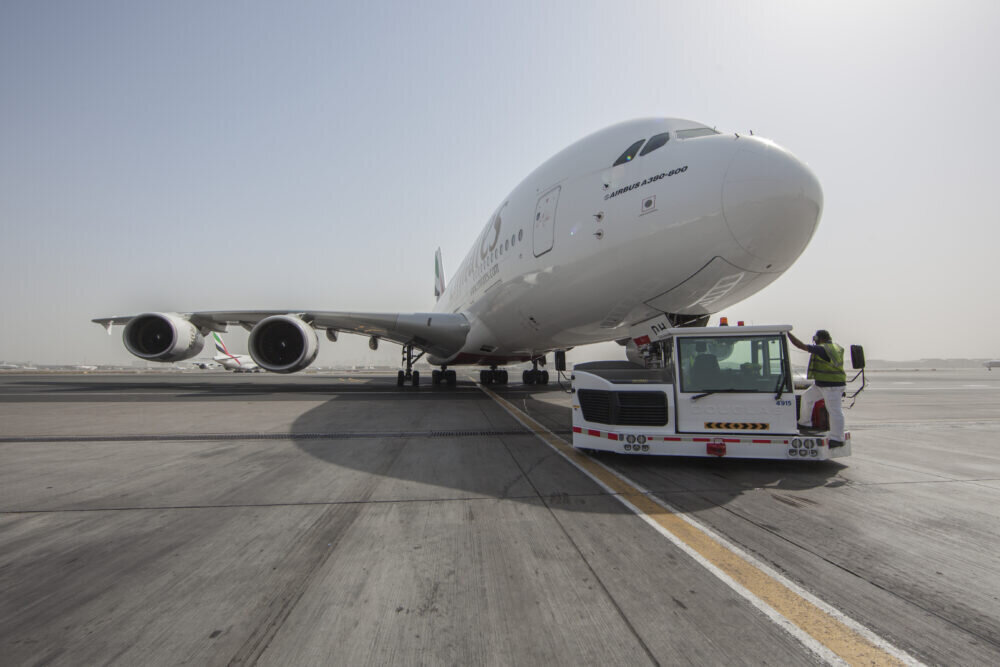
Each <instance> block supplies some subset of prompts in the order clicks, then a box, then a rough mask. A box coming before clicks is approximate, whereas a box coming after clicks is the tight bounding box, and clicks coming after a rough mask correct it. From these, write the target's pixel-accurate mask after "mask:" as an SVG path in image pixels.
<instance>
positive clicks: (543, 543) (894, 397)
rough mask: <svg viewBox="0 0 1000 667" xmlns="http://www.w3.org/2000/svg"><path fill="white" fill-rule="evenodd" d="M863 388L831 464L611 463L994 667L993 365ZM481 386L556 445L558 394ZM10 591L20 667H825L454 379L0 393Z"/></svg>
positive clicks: (106, 385)
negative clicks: (843, 447)
mask: <svg viewBox="0 0 1000 667" xmlns="http://www.w3.org/2000/svg"><path fill="white" fill-rule="evenodd" d="M461 375H462V372H461V371H460V376H461ZM870 378H871V381H872V386H871V388H870V389H869V390H868V392H866V393H865V394H862V396H861V398H860V399H859V402H858V405H857V406H856V407H855V409H854V410H852V411H850V412H849V413H848V424H849V426H850V428H851V430H852V432H853V451H854V455H853V456H852V457H850V458H848V459H846V460H840V461H836V462H829V463H822V464H816V463H808V462H797V461H796V462H745V461H744V462H739V461H732V460H701V459H656V458H652V457H623V456H611V455H607V456H602V457H601V458H600V460H601V461H602V462H603V463H605V464H607V465H609V466H611V467H613V468H614V469H616V470H617V471H619V472H620V473H622V474H623V475H625V476H626V477H628V478H630V479H633V480H635V481H636V482H637V483H639V484H641V485H643V486H644V487H646V488H647V489H649V490H650V491H652V492H653V493H654V494H655V495H656V496H657V497H658V498H661V499H662V500H663V501H665V502H667V503H669V504H670V505H671V506H673V507H675V508H677V509H678V510H679V511H681V512H684V513H687V514H688V515H689V516H691V517H694V518H696V519H697V520H698V521H699V522H701V523H702V524H705V525H707V526H708V527H710V528H711V529H712V530H714V531H716V532H717V533H719V534H721V535H723V536H724V537H726V538H727V539H729V540H730V541H731V542H733V543H735V544H736V545H738V546H740V547H742V548H743V549H744V550H745V551H747V552H749V553H750V554H752V555H753V556H755V557H756V558H758V559H759V560H761V561H763V562H765V563H767V564H769V565H771V566H772V567H773V568H774V569H776V570H778V571H779V572H781V573H783V574H784V575H785V576H786V577H787V578H789V579H791V580H792V581H794V582H796V583H797V584H799V585H800V586H801V587H803V588H805V589H806V590H808V591H810V592H811V593H812V594H814V595H816V596H817V597H819V598H820V599H822V600H823V601H825V602H827V603H829V604H831V605H833V606H834V607H836V608H838V609H839V610H841V611H842V612H844V613H845V614H847V615H848V616H850V617H851V618H853V619H854V620H856V621H858V622H860V623H862V624H864V625H865V626H867V627H868V628H870V629H871V630H872V631H873V632H875V633H876V634H877V635H879V636H881V637H883V638H885V639H886V640H887V641H889V642H891V643H892V644H894V645H895V646H897V647H899V648H900V649H901V650H903V651H906V652H907V653H909V654H910V655H911V656H913V657H914V658H915V659H916V660H919V661H924V662H927V663H932V664H998V663H1000V620H998V619H1000V575H998V573H1000V557H998V555H997V554H998V553H1000V549H998V547H1000V512H998V510H997V507H1000V502H998V501H1000V449H998V445H1000V443H998V437H997V436H998V434H1000V373H998V372H992V373H990V372H987V371H986V370H985V369H984V370H982V371H938V372H930V371H924V372H911V373H892V372H880V373H872V374H870ZM498 393H500V394H502V395H503V396H504V397H505V398H507V399H508V400H510V401H512V402H513V403H514V404H516V405H517V406H518V407H519V408H521V409H523V410H524V411H526V412H527V413H528V414H530V415H531V416H532V417H534V418H535V419H537V420H539V421H541V422H542V423H544V424H546V425H548V426H549V428H551V429H552V430H553V431H555V432H557V433H558V434H562V435H563V437H565V438H566V439H569V438H570V434H569V433H568V431H569V427H570V412H569V404H570V403H569V397H568V396H567V395H566V394H564V393H560V392H559V390H558V387H556V386H552V385H550V386H549V387H546V388H538V387H522V386H521V385H516V384H515V385H510V386H509V387H506V388H501V389H500V390H498ZM0 591H2V595H0V656H2V659H0V662H2V663H3V664H13V665H21V664H41V663H45V664H66V665H69V664H73V665H76V664H92V663H102V664H109V663H110V664H164V665H172V664H181V663H191V664H209V665H215V664H251V663H260V664H350V665H355V664H384V663H405V664H510V663H519V664H534V663H542V662H544V663H548V664H608V663H628V664H644V663H651V664H692V663H698V664H721V663H726V664H764V663H770V664H813V663H816V662H819V661H820V659H819V657H818V656H817V655H816V654H814V653H812V652H810V651H809V650H808V649H807V648H805V647H804V646H803V645H802V644H801V643H800V642H799V641H798V640H796V639H795V638H794V637H792V635H790V634H788V633H787V632H786V631H785V630H784V629H782V628H781V627H779V626H778V625H776V624H775V623H774V622H773V621H771V620H770V619H769V618H767V617H766V616H765V615H764V614H762V613H761V612H760V611H758V610H757V609H756V608H754V607H753V606H751V605H750V604H749V603H748V602H747V601H746V600H745V599H744V598H743V597H740V596H739V595H738V594H737V593H736V592H734V591H733V590H732V589H731V588H730V587H729V586H727V585H726V584H725V583H723V582H722V581H720V580H719V579H718V578H716V577H715V576H714V575H712V574H711V573H710V572H709V571H708V570H706V569H705V568H704V567H703V566H702V565H699V564H698V563H697V562H696V561H695V560H693V559H692V558H691V557H689V556H688V555H687V554H685V553H684V552H683V551H681V550H680V549H678V548H677V547H675V546H674V545H673V544H672V543H671V542H669V541H668V540H666V539H665V538H664V537H663V536H661V535H660V534H659V533H657V532H656V531H655V530H653V529H652V528H651V527H650V526H649V525H648V524H647V523H645V522H644V521H643V520H641V519H640V518H639V517H637V516H636V515H635V514H633V513H632V512H631V511H629V510H628V509H627V508H625V507H624V506H623V505H622V504H621V503H620V502H619V501H618V500H617V499H616V498H614V497H613V496H611V495H609V493H608V492H607V491H605V490H604V489H603V488H602V487H600V486H598V485H597V484H596V483H595V482H594V481H592V480H591V479H590V478H589V477H587V476H586V475H584V474H583V473H582V472H581V471H580V470H578V469H577V468H576V467H574V466H573V465H571V464H570V463H569V462H568V461H566V460H565V459H564V458H562V457H561V456H559V455H558V454H557V453H555V451H554V450H553V449H551V448H550V447H549V446H548V445H547V444H545V443H543V442H542V441H541V440H539V439H538V438H537V437H536V436H535V435H534V434H532V433H531V432H529V431H527V430H526V429H525V428H524V427H522V426H521V425H520V424H519V423H518V422H517V421H516V420H514V419H513V418H512V417H511V416H510V415H509V414H508V413H507V412H506V411H504V410H503V409H501V408H500V406H499V405H498V404H497V403H496V402H494V401H493V400H492V399H491V398H490V397H488V396H487V395H486V394H484V393H483V392H482V391H480V390H479V389H478V388H477V387H476V385H475V384H473V383H472V382H470V381H467V380H466V381H462V382H460V384H459V386H458V387H456V388H446V387H431V386H429V385H425V386H422V387H419V388H412V387H405V388H397V387H396V386H395V377H394V376H387V375H355V374H350V375H332V376H329V375H323V376H319V375H303V376H291V377H286V376H280V377H279V376H274V375H233V374H229V373H223V372H207V373H183V374H156V375H115V376H112V375H49V374H47V375H28V374H0Z"/></svg>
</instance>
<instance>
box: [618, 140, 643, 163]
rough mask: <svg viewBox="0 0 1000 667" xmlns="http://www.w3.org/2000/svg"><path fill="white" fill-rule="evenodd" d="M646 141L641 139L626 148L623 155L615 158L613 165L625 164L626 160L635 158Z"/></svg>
mask: <svg viewBox="0 0 1000 667" xmlns="http://www.w3.org/2000/svg"><path fill="white" fill-rule="evenodd" d="M645 142H646V140H645V139H640V140H639V141H637V142H635V143H634V144H632V145H631V146H629V147H628V148H627V149H626V150H625V152H624V153H622V154H621V157H619V158H618V159H617V160H615V163H614V165H612V166H615V167H617V166H618V165H620V164H625V163H626V162H631V161H632V160H634V159H635V156H636V155H637V154H638V153H639V149H640V148H642V145H643V144H644V143H645Z"/></svg>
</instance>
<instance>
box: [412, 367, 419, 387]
mask: <svg viewBox="0 0 1000 667" xmlns="http://www.w3.org/2000/svg"><path fill="white" fill-rule="evenodd" d="M411 382H412V383H413V386H414V387H419V386H420V371H413V379H412V380H411Z"/></svg>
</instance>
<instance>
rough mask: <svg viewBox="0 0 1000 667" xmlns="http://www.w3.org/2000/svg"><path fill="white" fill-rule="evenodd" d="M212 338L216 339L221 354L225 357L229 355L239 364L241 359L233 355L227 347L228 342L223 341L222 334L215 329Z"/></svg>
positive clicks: (216, 346)
mask: <svg viewBox="0 0 1000 667" xmlns="http://www.w3.org/2000/svg"><path fill="white" fill-rule="evenodd" d="M212 338H213V339H214V340H215V349H216V350H218V352H219V354H221V355H222V356H224V357H229V358H230V359H232V360H233V361H235V362H236V363H237V364H239V363H240V360H239V359H237V358H236V357H235V356H233V355H232V354H230V352H229V349H228V348H227V347H226V344H225V343H224V342H222V336H220V335H219V334H218V333H216V332H215V331H213V332H212ZM241 365H242V364H241Z"/></svg>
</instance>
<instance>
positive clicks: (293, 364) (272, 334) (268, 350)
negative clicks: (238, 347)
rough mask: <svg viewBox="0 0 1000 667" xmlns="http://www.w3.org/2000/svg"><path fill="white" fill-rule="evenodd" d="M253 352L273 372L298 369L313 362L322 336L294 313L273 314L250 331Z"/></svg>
mask: <svg viewBox="0 0 1000 667" xmlns="http://www.w3.org/2000/svg"><path fill="white" fill-rule="evenodd" d="M247 344H248V345H249V347H250V356H251V357H253V360H254V361H256V362H257V365H258V366H260V367H261V368H263V369H264V370H268V371H271V372H272V373H295V372H296V371H301V370H302V369H303V368H305V367H306V366H308V365H309V364H311V363H312V362H313V361H314V360H315V359H316V355H317V354H318V353H319V340H317V338H316V332H315V331H314V330H313V328H312V327H311V326H309V325H308V324H306V323H305V322H303V321H302V320H300V319H299V318H297V317H294V316H292V315H272V316H271V317H268V318H265V319H263V320H261V321H260V322H258V323H257V324H256V326H254V328H253V330H251V331H250V340H249V341H248V343H247Z"/></svg>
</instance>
